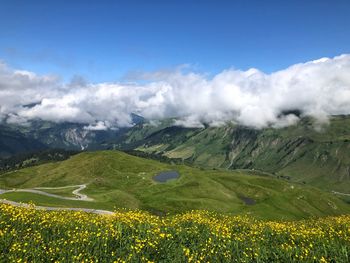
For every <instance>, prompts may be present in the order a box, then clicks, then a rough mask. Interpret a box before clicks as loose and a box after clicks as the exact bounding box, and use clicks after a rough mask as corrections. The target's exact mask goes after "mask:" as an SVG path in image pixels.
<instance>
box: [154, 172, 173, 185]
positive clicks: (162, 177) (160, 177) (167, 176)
mask: <svg viewBox="0 0 350 263" xmlns="http://www.w3.org/2000/svg"><path fill="white" fill-rule="evenodd" d="M179 177H180V174H179V173H178V172H177V171H164V172H160V173H159V174H157V175H156V176H154V177H153V180H155V181H157V182H159V183H165V182H167V181H169V180H171V179H176V178H179Z"/></svg>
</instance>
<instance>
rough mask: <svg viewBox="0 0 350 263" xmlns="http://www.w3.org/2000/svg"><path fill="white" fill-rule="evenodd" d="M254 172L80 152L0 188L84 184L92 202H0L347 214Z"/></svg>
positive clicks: (14, 175)
mask: <svg viewBox="0 0 350 263" xmlns="http://www.w3.org/2000/svg"><path fill="white" fill-rule="evenodd" d="M166 170H176V171H178V172H179V173H180V175H181V176H180V178H179V179H176V180H172V181H169V182H167V183H157V182H155V181H154V180H153V179H152V178H153V177H154V176H155V175H156V174H157V173H159V172H161V171H166ZM258 174H260V173H259V172H253V171H250V172H247V171H244V170H240V171H223V170H203V169H197V168H192V167H188V166H184V165H170V164H164V163H160V162H157V161H153V160H147V159H143V158H139V157H134V156H130V155H128V154H125V153H122V152H118V151H99V152H85V153H81V154H78V155H75V156H73V157H71V158H70V159H68V160H65V161H62V162H55V163H49V164H44V165H40V166H36V167H29V168H25V169H22V170H18V171H16V172H10V173H6V174H2V175H1V176H0V188H10V189H11V188H33V187H45V186H48V187H58V186H67V185H76V184H87V185H88V186H87V188H86V189H84V190H83V191H82V193H85V194H87V195H88V196H89V197H92V198H94V200H95V201H94V202H83V201H68V200H60V199H56V198H52V197H46V196H42V195H37V194H31V193H18V192H17V193H7V194H4V195H0V198H5V197H6V198H7V199H9V200H14V201H24V202H28V201H30V200H32V201H33V202H34V203H35V204H39V205H48V206H66V207H87V208H95V209H96V208H99V209H106V210H113V209H114V208H124V207H126V208H139V209H145V210H149V211H152V212H167V213H178V212H183V211H187V210H191V209H206V210H213V211H218V212H224V213H231V214H240V213H248V214H252V215H254V216H256V217H259V218H267V219H299V218H306V217H310V216H324V215H338V214H344V213H349V212H350V206H349V204H347V203H345V202H343V201H341V200H340V199H338V198H337V197H336V196H334V195H332V194H330V193H326V192H323V191H321V190H318V189H316V188H312V187H309V186H304V185H302V184H298V183H289V182H287V181H285V180H279V179H275V178H274V177H272V176H266V175H265V174H264V176H260V175H258ZM60 190H61V191H62V189H60ZM67 190H68V189H64V193H62V195H66V194H67ZM70 190H73V189H70ZM43 191H45V190H43ZM242 196H243V197H247V198H252V199H254V200H255V201H256V203H255V205H246V204H245V203H244V202H243V201H242V199H241V198H242Z"/></svg>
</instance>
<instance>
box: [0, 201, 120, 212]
mask: <svg viewBox="0 0 350 263" xmlns="http://www.w3.org/2000/svg"><path fill="white" fill-rule="evenodd" d="M0 203H4V204H9V205H13V206H19V207H25V208H29V207H32V206H31V205H29V204H25V203H18V202H14V201H9V200H6V199H0ZM34 208H35V209H38V210H47V211H66V210H69V211H83V212H87V213H94V214H99V215H113V214H114V213H113V212H111V211H107V210H100V209H89V208H75V207H67V208H65V207H64V208H63V207H52V206H34Z"/></svg>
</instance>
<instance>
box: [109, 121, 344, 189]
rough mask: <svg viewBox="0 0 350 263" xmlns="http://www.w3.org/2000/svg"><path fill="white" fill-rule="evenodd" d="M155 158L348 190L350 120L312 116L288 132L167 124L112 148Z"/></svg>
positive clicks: (144, 128)
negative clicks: (325, 120) (258, 172)
mask: <svg viewBox="0 0 350 263" xmlns="http://www.w3.org/2000/svg"><path fill="white" fill-rule="evenodd" d="M114 147H115V148H120V149H127V150H129V149H136V150H138V151H142V152H145V153H148V154H150V155H153V156H165V157H168V158H174V159H181V160H185V161H186V162H189V163H193V164H194V165H196V166H200V167H209V168H212V167H216V168H224V169H237V168H240V169H256V170H262V171H266V172H270V173H273V174H276V176H283V177H284V178H291V180H293V181H297V182H303V183H306V184H310V185H312V186H317V187H320V188H322V189H325V190H328V191H330V190H336V191H340V192H348V191H349V189H350V116H334V117H332V118H331V119H330V121H329V123H328V124H323V125H320V124H317V123H315V122H314V121H313V120H311V119H309V118H304V119H302V120H301V121H300V122H299V123H298V124H297V125H293V126H288V127H285V128H280V129H276V128H266V129H261V130H258V129H251V128H247V127H242V126H237V125H234V124H227V125H225V126H222V127H208V126H206V127H204V128H183V127H176V126H173V125H172V122H171V121H167V122H165V123H163V124H162V125H159V126H153V127H152V125H150V124H139V125H136V126H135V127H133V128H132V129H131V130H130V131H128V132H127V133H126V134H125V135H124V138H123V139H121V140H120V141H119V143H116V144H115V145H114Z"/></svg>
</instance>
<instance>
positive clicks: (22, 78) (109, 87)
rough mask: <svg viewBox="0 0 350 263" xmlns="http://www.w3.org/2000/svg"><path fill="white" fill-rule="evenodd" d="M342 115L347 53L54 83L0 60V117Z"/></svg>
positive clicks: (109, 124)
mask: <svg viewBox="0 0 350 263" xmlns="http://www.w3.org/2000/svg"><path fill="white" fill-rule="evenodd" d="M295 112H299V113H300V114H301V116H312V117H315V118H317V119H319V120H324V119H326V118H327V116H329V115H337V114H350V55H341V56H337V57H334V58H322V59H319V60H315V61H310V62H307V63H300V64H296V65H293V66H291V67H289V68H287V69H284V70H280V71H277V72H274V73H271V74H265V73H263V72H262V71H260V70H258V69H254V68H252V69H249V70H247V71H241V70H235V69H228V70H224V71H223V72H221V73H219V74H217V75H215V76H214V77H212V78H210V79H209V78H207V77H206V76H205V75H202V74H198V73H193V72H186V73H184V71H182V70H181V69H179V70H174V71H172V72H169V71H168V72H155V73H150V74H147V83H146V84H135V83H134V84H124V83H98V84H92V83H85V82H84V81H72V82H71V83H69V84H65V83H62V82H61V81H60V80H59V78H57V77H55V76H40V75H37V74H35V73H32V72H27V71H19V70H14V69H11V68H9V67H8V66H7V65H6V64H5V63H0V120H1V121H4V122H8V123H25V122H27V121H30V120H33V119H42V120H49V121H54V122H65V121H67V122H78V123H86V124H88V126H87V127H88V128H89V129H92V130H98V129H107V128H116V127H125V126H130V125H132V118H131V116H130V114H131V113H136V114H139V115H141V116H143V117H145V118H148V119H153V120H159V119H164V118H169V117H176V118H178V120H177V122H176V123H177V124H178V125H183V126H187V127H199V126H201V125H203V123H207V124H210V125H221V124H223V123H225V122H227V121H233V122H236V123H239V124H241V125H246V126H250V127H256V128H263V127H267V126H274V127H282V126H286V125H291V124H294V123H295V122H297V121H298V119H299V117H300V116H299V114H295Z"/></svg>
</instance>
